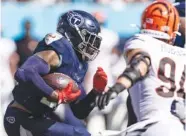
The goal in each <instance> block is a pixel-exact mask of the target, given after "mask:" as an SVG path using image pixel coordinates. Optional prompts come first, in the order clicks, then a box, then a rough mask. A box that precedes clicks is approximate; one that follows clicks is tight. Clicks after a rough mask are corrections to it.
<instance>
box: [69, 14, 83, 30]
mask: <svg viewBox="0 0 186 136" xmlns="http://www.w3.org/2000/svg"><path fill="white" fill-rule="evenodd" d="M67 16H68V18H67V20H68V22H69V24H70V25H71V26H72V27H75V25H76V26H77V27H80V26H81V25H82V24H83V23H84V19H83V17H82V16H81V15H80V14H78V13H76V12H72V11H70V12H69V13H68V15H67Z"/></svg>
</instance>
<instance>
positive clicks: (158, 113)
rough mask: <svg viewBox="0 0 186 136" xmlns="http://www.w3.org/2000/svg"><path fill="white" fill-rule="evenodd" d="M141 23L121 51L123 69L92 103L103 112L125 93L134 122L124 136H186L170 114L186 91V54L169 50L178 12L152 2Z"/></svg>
mask: <svg viewBox="0 0 186 136" xmlns="http://www.w3.org/2000/svg"><path fill="white" fill-rule="evenodd" d="M141 23H142V24H141V33H140V34H136V35H135V36H133V37H132V38H131V39H129V40H128V41H127V42H126V44H125V47H124V56H125V59H126V61H127V63H128V66H127V68H126V69H125V70H124V72H123V73H122V74H121V76H120V77H119V78H118V80H117V82H116V84H115V85H114V86H113V87H111V88H110V89H109V91H108V92H106V93H105V94H103V95H100V96H99V97H97V99H96V103H97V105H98V107H99V108H100V109H103V108H104V107H105V106H106V105H107V104H108V103H109V101H110V100H111V99H113V98H115V97H116V96H117V95H118V94H119V93H120V92H122V91H123V90H125V89H129V93H130V96H131V99H132V106H133V109H134V112H135V115H136V116H137V120H138V122H137V123H136V124H134V125H132V126H131V127H130V128H128V130H127V131H126V135H127V136H139V135H140V136H186V133H185V131H184V126H183V124H182V123H181V122H180V120H179V118H177V117H175V116H174V115H172V114H171V112H170V110H171V105H172V102H173V101H174V100H176V99H182V98H181V97H183V96H184V92H185V90H184V88H186V84H185V79H186V77H185V75H186V73H185V72H186V50H185V49H182V48H179V47H174V46H172V45H173V44H174V39H175V36H176V33H177V31H178V27H179V15H178V12H177V10H176V9H175V7H174V6H173V5H172V4H171V3H169V2H167V1H165V0H159V1H155V2H153V3H152V4H150V5H149V6H148V7H147V8H146V9H145V10H144V12H143V15H142V22H141Z"/></svg>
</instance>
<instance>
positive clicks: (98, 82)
mask: <svg viewBox="0 0 186 136" xmlns="http://www.w3.org/2000/svg"><path fill="white" fill-rule="evenodd" d="M107 81H108V79H107V74H106V73H105V71H104V70H103V69H102V68H101V67H98V69H97V71H96V74H95V75H94V79H93V88H94V90H95V91H96V92H98V93H102V92H103V91H104V90H105V87H106V85H107Z"/></svg>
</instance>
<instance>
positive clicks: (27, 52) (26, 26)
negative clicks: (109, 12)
mask: <svg viewBox="0 0 186 136" xmlns="http://www.w3.org/2000/svg"><path fill="white" fill-rule="evenodd" d="M32 29H33V26H32V24H31V22H30V21H29V20H24V21H23V32H24V33H23V34H22V36H21V37H20V38H17V39H15V42H16V45H17V52H18V54H19V55H20V63H19V66H20V65H22V64H23V62H24V61H25V60H26V59H27V58H28V57H29V56H31V55H32V53H33V51H34V50H35V48H36V46H37V44H38V40H37V39H36V38H34V37H32V36H31V31H32Z"/></svg>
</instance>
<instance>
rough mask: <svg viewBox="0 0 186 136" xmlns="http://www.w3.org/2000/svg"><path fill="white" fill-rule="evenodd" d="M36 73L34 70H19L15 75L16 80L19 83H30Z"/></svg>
mask: <svg viewBox="0 0 186 136" xmlns="http://www.w3.org/2000/svg"><path fill="white" fill-rule="evenodd" d="M34 73H35V71H34V70H33V69H25V68H19V69H18V70H17V71H16V73H15V79H16V80H18V81H23V82H26V81H30V80H31V78H32V75H34Z"/></svg>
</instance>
